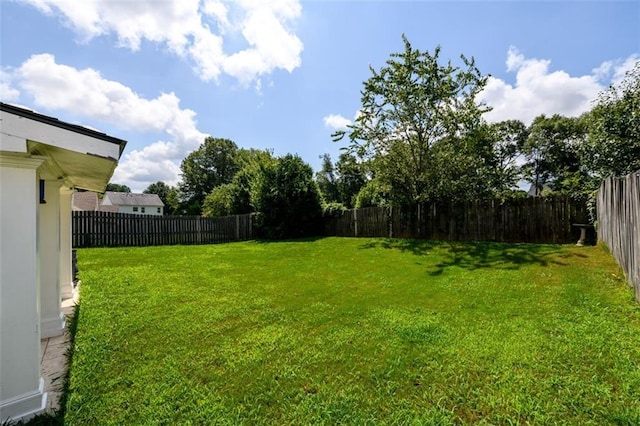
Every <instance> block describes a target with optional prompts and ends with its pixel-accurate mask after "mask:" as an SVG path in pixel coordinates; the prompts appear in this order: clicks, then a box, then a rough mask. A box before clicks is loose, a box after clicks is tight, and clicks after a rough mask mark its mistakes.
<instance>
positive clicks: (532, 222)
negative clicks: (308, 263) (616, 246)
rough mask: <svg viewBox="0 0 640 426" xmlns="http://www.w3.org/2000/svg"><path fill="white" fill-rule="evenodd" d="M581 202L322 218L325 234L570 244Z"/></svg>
mask: <svg viewBox="0 0 640 426" xmlns="http://www.w3.org/2000/svg"><path fill="white" fill-rule="evenodd" d="M587 217H588V214H587V208H586V203H585V202H584V201H581V200H576V199H572V198H569V197H565V196H558V197H532V198H524V199H516V200H509V201H501V200H476V201H466V202H446V201H445V202H434V203H430V204H420V205H416V206H412V207H367V208H362V209H355V210H348V211H346V212H345V213H344V214H343V215H342V216H339V217H332V218H326V220H325V235H334V236H343V237H394V238H425V239H432V240H444V241H499V242H512V243H513V242H526V243H563V244H564V243H575V242H576V241H577V240H578V238H579V236H580V231H579V229H577V228H575V227H573V226H572V224H574V223H584V222H585V221H586V220H587Z"/></svg>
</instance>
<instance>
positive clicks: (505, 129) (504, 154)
mask: <svg viewBox="0 0 640 426" xmlns="http://www.w3.org/2000/svg"><path fill="white" fill-rule="evenodd" d="M488 130H489V135H490V136H489V137H490V138H491V139H492V141H493V143H492V159H491V161H490V169H491V170H492V172H491V175H492V179H493V188H494V191H495V193H496V195H505V194H508V193H511V192H512V191H513V190H515V189H516V187H517V184H518V181H519V180H520V178H521V173H520V167H519V166H518V164H517V159H518V157H519V156H520V152H521V149H522V148H523V147H524V145H525V142H526V140H527V136H528V134H529V133H528V129H527V126H525V125H524V123H523V122H521V121H519V120H507V121H501V122H499V123H493V124H490V125H489V126H488Z"/></svg>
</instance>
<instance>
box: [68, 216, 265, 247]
mask: <svg viewBox="0 0 640 426" xmlns="http://www.w3.org/2000/svg"><path fill="white" fill-rule="evenodd" d="M72 229H73V231H72V244H73V247H74V248H82V247H117V246H155V245H171V244H215V243H226V242H231V241H243V240H250V239H252V238H254V236H253V229H252V224H251V215H249V214H245V215H237V216H225V217H217V218H204V217H200V216H143V215H136V214H125V213H110V212H95V211H78V212H73V214H72Z"/></svg>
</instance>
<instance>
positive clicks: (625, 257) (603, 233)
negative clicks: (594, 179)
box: [597, 170, 640, 302]
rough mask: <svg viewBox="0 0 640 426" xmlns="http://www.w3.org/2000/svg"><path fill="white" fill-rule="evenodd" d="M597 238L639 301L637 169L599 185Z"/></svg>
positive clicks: (639, 180) (639, 174)
mask: <svg viewBox="0 0 640 426" xmlns="http://www.w3.org/2000/svg"><path fill="white" fill-rule="evenodd" d="M597 214H598V239H599V240H602V241H604V243H605V244H606V245H607V246H608V247H609V250H611V253H612V254H613V257H615V258H616V260H617V261H618V264H619V265H620V267H621V268H622V270H623V271H624V274H625V276H626V278H627V280H628V282H629V284H630V285H631V286H633V289H634V293H635V296H636V300H637V301H638V302H640V170H638V171H637V172H635V173H631V174H629V175H627V176H625V177H624V178H608V179H605V180H604V181H603V182H602V185H601V186H600V190H599V191H598V199H597Z"/></svg>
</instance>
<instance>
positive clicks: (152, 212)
mask: <svg viewBox="0 0 640 426" xmlns="http://www.w3.org/2000/svg"><path fill="white" fill-rule="evenodd" d="M135 207H137V208H138V210H137V211H134V208H135ZM158 208H159V209H160V213H158ZM142 209H144V212H143V211H142ZM162 212H163V208H162V207H156V206H118V213H132V214H139V215H145V216H162Z"/></svg>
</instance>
